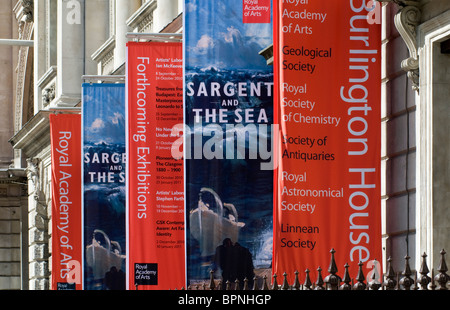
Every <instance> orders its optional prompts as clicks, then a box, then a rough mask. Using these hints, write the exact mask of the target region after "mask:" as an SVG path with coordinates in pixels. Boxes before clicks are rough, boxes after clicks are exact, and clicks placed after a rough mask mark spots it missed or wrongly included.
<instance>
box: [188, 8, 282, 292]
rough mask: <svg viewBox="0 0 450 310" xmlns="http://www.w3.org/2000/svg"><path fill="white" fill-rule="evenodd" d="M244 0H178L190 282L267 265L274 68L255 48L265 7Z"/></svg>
mask: <svg viewBox="0 0 450 310" xmlns="http://www.w3.org/2000/svg"><path fill="white" fill-rule="evenodd" d="M245 3H246V1H243V0H232V1H230V0H226V1H225V0H218V1H198V0H186V1H185V11H184V40H185V51H184V52H185V55H184V57H185V58H184V59H185V81H184V82H185V85H184V86H185V94H184V98H185V107H184V109H185V126H184V128H185V137H184V139H185V140H184V143H185V145H184V146H185V147H184V156H185V174H186V175H185V180H186V181H185V182H186V185H185V186H186V187H185V197H186V198H185V207H186V212H185V214H186V239H187V240H186V248H187V249H186V251H187V279H188V284H195V283H199V282H201V281H204V280H206V279H209V277H210V271H211V270H212V271H213V272H214V276H215V278H216V279H217V280H219V279H220V280H222V281H225V282H226V281H227V280H229V281H231V282H232V283H234V281H235V280H236V278H237V279H239V280H240V282H241V285H242V284H243V283H244V281H243V280H244V278H247V279H248V280H249V285H251V281H252V280H253V277H254V275H255V274H256V275H258V274H259V273H260V274H262V273H264V272H265V271H267V270H270V269H269V268H270V264H271V260H272V232H273V229H272V224H273V223H272V222H273V220H272V218H273V209H272V208H273V205H272V202H273V197H272V196H273V170H272V169H273V165H272V164H271V162H272V160H273V159H272V156H271V141H272V139H271V132H272V128H271V124H272V122H273V100H272V95H273V68H272V66H271V65H270V64H269V65H268V63H267V61H266V59H265V58H264V57H263V56H262V55H261V54H260V52H262V51H263V50H265V49H266V48H268V47H269V46H270V45H271V44H272V23H271V18H270V16H271V15H270V14H271V12H272V10H271V2H270V1H267V2H264V3H266V5H260V6H259V7H257V8H255V7H253V6H251V7H249V6H247V5H246V4H245ZM258 11H259V12H258ZM260 13H261V14H262V15H260ZM267 14H269V15H268V16H269V18H265V17H264V15H267ZM255 15H260V16H261V17H262V18H259V19H258V18H256V19H254V18H247V17H250V16H255ZM244 17H245V18H244ZM238 261H239V264H238ZM240 267H242V269H243V270H241V269H240ZM223 285H225V284H223Z"/></svg>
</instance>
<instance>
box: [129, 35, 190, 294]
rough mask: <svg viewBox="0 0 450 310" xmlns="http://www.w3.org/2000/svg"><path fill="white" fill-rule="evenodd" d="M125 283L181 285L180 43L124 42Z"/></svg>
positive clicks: (162, 286) (147, 286) (154, 286)
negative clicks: (175, 149)
mask: <svg viewBox="0 0 450 310" xmlns="http://www.w3.org/2000/svg"><path fill="white" fill-rule="evenodd" d="M127 50H128V63H127V91H128V94H127V98H128V99H127V100H128V102H127V154H128V161H127V172H128V173H127V181H128V183H127V186H128V189H127V202H128V203H127V206H128V211H127V215H128V220H127V221H128V263H127V268H128V274H129V276H128V287H129V288H130V289H135V287H136V289H139V290H141V289H177V288H181V287H183V286H185V283H186V282H185V251H184V186H183V178H184V176H183V159H182V157H181V156H178V157H173V156H172V152H171V148H172V144H173V143H174V142H175V140H177V139H178V137H177V135H172V127H174V126H175V125H177V124H182V123H183V62H182V45H181V43H135V42H129V43H128V44H127Z"/></svg>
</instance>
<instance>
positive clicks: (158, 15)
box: [153, 0, 178, 32]
mask: <svg viewBox="0 0 450 310" xmlns="http://www.w3.org/2000/svg"><path fill="white" fill-rule="evenodd" d="M177 15H178V0H158V4H157V6H156V9H155V12H154V13H153V16H154V19H153V32H160V31H161V30H162V29H163V28H164V27H166V26H167V24H169V23H170V22H171V21H172V20H173V19H174V18H175V17H177Z"/></svg>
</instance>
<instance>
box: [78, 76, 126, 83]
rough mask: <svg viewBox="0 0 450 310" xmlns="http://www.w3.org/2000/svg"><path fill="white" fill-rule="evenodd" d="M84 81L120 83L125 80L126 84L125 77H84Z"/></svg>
mask: <svg viewBox="0 0 450 310" xmlns="http://www.w3.org/2000/svg"><path fill="white" fill-rule="evenodd" d="M81 79H82V80H83V81H85V80H89V81H100V82H101V81H116V82H117V81H118V80H121V81H122V80H123V81H124V82H125V75H83V76H82V77H81Z"/></svg>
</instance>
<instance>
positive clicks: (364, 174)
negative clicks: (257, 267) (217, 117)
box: [273, 0, 381, 281]
mask: <svg viewBox="0 0 450 310" xmlns="http://www.w3.org/2000/svg"><path fill="white" fill-rule="evenodd" d="M369 2H371V3H372V4H369ZM373 3H374V2H372V1H366V0H362V1H353V0H345V1H326V0H315V1H277V3H276V5H275V7H274V15H275V16H274V24H275V27H274V29H275V31H274V47H275V48H274V66H275V68H274V71H275V98H276V99H275V102H276V106H275V122H276V123H277V124H278V125H279V128H280V130H281V134H280V141H279V153H278V156H279V161H280V164H279V165H278V167H277V169H276V170H275V189H274V199H275V203H274V215H275V220H274V221H275V225H274V261H273V272H275V273H277V274H278V275H281V274H283V273H284V272H287V273H288V274H289V279H290V281H293V278H294V272H295V271H296V270H298V271H300V272H303V271H304V270H305V269H306V268H309V269H310V270H312V269H314V268H318V267H319V266H321V267H322V269H326V268H327V266H328V264H329V261H330V251H331V249H334V250H335V251H336V252H335V258H336V261H337V264H338V268H339V271H340V273H341V276H342V275H343V271H344V264H346V263H348V264H349V265H350V276H351V277H353V278H354V277H356V274H357V268H358V263H359V262H360V261H361V262H362V263H364V266H365V268H368V269H365V270H366V272H369V271H371V270H372V267H373V264H374V262H373V260H374V259H376V260H377V261H378V262H380V261H381V219H380V216H381V202H380V195H381V191H380V149H381V143H380V141H381V138H380V137H381V130H380V126H381V116H380V102H381V99H380V96H381V90H380V87H381V73H380V68H381V50H380V46H381V36H380V33H381V31H380V29H381V27H380V25H379V24H377V23H375V22H373V20H371V19H370V15H371V14H374V13H375V9H374V8H372V5H373V6H374V7H375V5H374V4H373ZM368 16H369V17H368ZM377 267H378V268H377V270H378V275H380V274H381V269H380V268H379V267H380V266H377ZM311 276H312V277H316V276H317V275H315V274H313V273H311Z"/></svg>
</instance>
